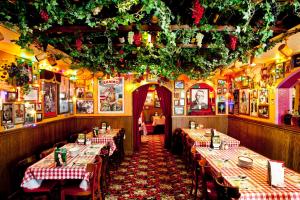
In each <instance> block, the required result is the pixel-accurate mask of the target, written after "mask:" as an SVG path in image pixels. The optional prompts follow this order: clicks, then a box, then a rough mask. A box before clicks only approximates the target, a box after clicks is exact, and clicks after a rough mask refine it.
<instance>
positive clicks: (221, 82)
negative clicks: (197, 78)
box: [218, 79, 226, 87]
mask: <svg viewBox="0 0 300 200" xmlns="http://www.w3.org/2000/svg"><path fill="white" fill-rule="evenodd" d="M225 85H226V80H223V79H219V80H218V86H220V87H224V86H225Z"/></svg>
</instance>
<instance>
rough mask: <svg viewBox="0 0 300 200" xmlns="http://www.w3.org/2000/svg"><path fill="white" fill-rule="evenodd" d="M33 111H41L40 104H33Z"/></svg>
mask: <svg viewBox="0 0 300 200" xmlns="http://www.w3.org/2000/svg"><path fill="white" fill-rule="evenodd" d="M35 110H36V111H37V112H40V111H42V103H36V104H35Z"/></svg>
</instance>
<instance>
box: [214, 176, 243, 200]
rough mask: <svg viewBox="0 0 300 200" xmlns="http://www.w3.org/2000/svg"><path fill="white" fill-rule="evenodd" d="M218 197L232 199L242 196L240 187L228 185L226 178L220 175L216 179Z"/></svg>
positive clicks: (223, 199) (225, 199)
mask: <svg viewBox="0 0 300 200" xmlns="http://www.w3.org/2000/svg"><path fill="white" fill-rule="evenodd" d="M215 182H216V189H217V194H218V199H222V200H231V199H238V198H240V196H241V194H240V192H239V188H238V187H232V186H227V185H225V184H224V178H223V177H222V176H219V177H217V178H216V179H215Z"/></svg>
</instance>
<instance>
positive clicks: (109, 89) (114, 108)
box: [98, 77, 124, 113]
mask: <svg viewBox="0 0 300 200" xmlns="http://www.w3.org/2000/svg"><path fill="white" fill-rule="evenodd" d="M98 113H124V77H115V78H111V79H105V80H99V81H98Z"/></svg>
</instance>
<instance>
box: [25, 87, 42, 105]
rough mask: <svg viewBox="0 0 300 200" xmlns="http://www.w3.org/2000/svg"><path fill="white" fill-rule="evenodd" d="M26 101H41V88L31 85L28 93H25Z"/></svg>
mask: <svg viewBox="0 0 300 200" xmlns="http://www.w3.org/2000/svg"><path fill="white" fill-rule="evenodd" d="M23 98H24V101H35V102H37V101H39V88H38V87H31V88H30V91H29V92H28V93H27V94H24V95H23Z"/></svg>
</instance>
